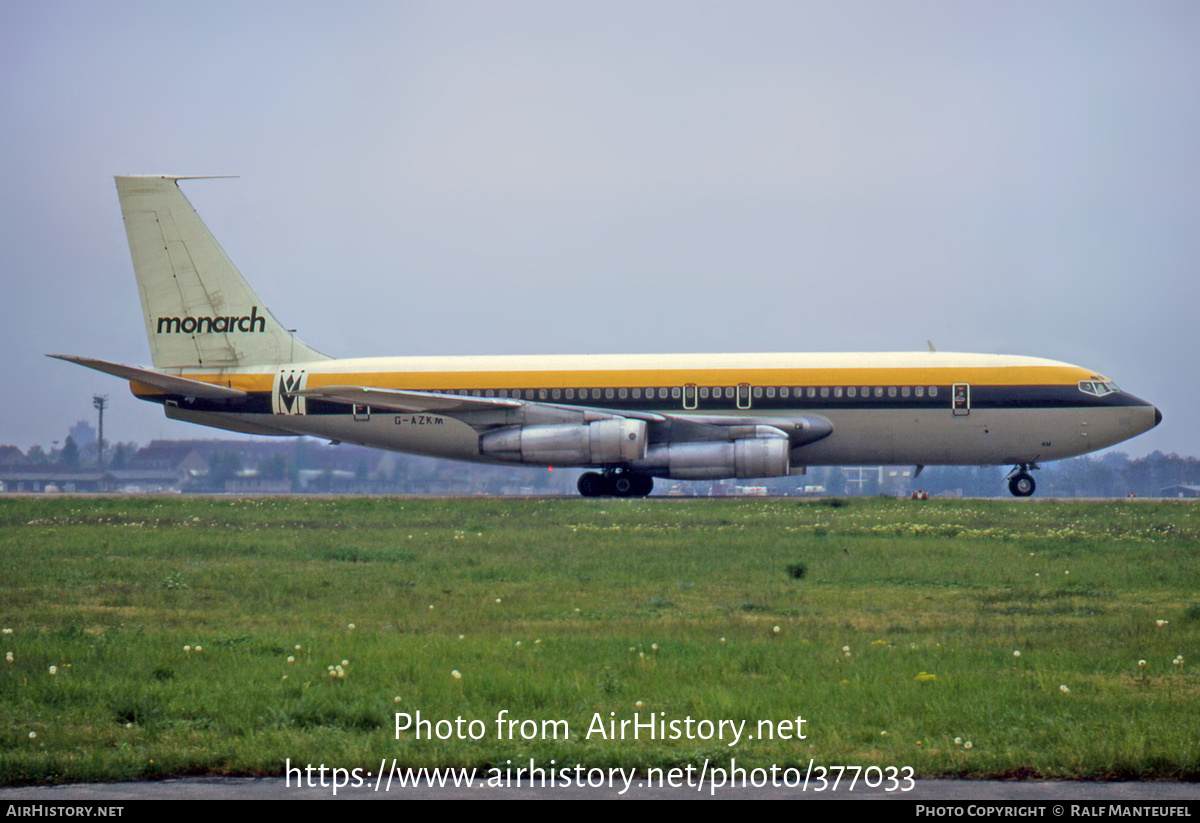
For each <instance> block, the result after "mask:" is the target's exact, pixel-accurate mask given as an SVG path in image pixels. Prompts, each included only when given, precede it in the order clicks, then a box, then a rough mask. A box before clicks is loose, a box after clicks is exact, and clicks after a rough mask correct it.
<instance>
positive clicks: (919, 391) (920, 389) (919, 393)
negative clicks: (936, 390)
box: [913, 386, 925, 397]
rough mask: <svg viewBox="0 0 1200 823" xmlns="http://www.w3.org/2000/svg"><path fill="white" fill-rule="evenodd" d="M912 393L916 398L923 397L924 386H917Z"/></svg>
mask: <svg viewBox="0 0 1200 823" xmlns="http://www.w3.org/2000/svg"><path fill="white" fill-rule="evenodd" d="M913 391H914V392H915V393H916V395H917V397H924V396H925V387H924V386H917V387H916V388H915V389H913Z"/></svg>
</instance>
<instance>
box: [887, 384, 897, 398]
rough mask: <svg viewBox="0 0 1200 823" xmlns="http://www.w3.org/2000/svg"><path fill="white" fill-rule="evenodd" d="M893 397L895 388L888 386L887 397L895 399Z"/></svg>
mask: <svg viewBox="0 0 1200 823" xmlns="http://www.w3.org/2000/svg"><path fill="white" fill-rule="evenodd" d="M895 396H896V387H895V386H888V397H895Z"/></svg>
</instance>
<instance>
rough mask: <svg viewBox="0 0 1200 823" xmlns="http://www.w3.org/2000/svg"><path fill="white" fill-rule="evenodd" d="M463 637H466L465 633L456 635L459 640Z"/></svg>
mask: <svg viewBox="0 0 1200 823" xmlns="http://www.w3.org/2000/svg"><path fill="white" fill-rule="evenodd" d="M465 637H466V635H465V634H460V635H459V636H458V639H459V640H462V639H463V638H465Z"/></svg>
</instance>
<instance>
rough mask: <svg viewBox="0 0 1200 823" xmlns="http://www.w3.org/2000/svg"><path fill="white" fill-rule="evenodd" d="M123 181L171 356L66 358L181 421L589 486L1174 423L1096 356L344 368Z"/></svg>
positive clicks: (1083, 437) (1025, 488)
mask: <svg viewBox="0 0 1200 823" xmlns="http://www.w3.org/2000/svg"><path fill="white" fill-rule="evenodd" d="M190 179H196V178H191V177H183V176H177V175H142V176H131V177H117V178H116V184H117V195H118V199H119V200H120V203H121V212H122V215H123V217H124V221H125V231H126V234H127V236H128V240H129V249H130V253H131V255H132V257H133V269H134V274H135V276H136V278H137V283H138V291H139V293H140V295H141V301H142V310H143V314H144V319H145V323H146V333H147V336H148V337H149V340H150V353H151V361H152V364H153V367H152V368H146V367H144V366H129V365H123V364H120V363H113V362H109V361H105V360H98V359H95V358H90V357H78V356H73V355H49V356H51V357H57V358H59V359H61V360H67V361H70V362H72V363H78V364H79V365H82V366H86V367H88V368H92V369H96V370H98V371H101V372H105V373H107V374H110V375H113V376H116V377H119V378H122V379H125V380H128V381H129V384H130V388H131V390H132V392H133V394H134V395H135V396H137V397H139V398H141V399H143V400H146V401H149V402H152V403H158V404H159V405H161V406H162V407H163V410H164V412H165V413H166V416H167V417H168V418H170V419H172V420H184V421H188V422H191V423H198V424H200V425H204V426H212V427H216V428H220V429H227V430H230V431H235V432H242V433H247V434H255V435H292V436H296V435H309V436H314V437H319V438H324V439H328V440H330V441H332V442H334V443H340V442H346V443H359V444H362V445H366V446H374V447H378V448H382V449H392V450H395V451H402V452H409V453H413V454H422V455H431V456H435V457H443V458H451V459H455V460H468V461H475V462H482V463H493V464H507V465H512V464H523V465H529V466H543V467H545V466H554V467H579V468H585V469H588V471H585V472H584V473H582V474H581V475H580V477H579V481H578V487H579V492H580V493H581V494H582V495H584V496H585V497H597V496H617V497H640V496H645V495H647V494H649V493H650V491H651V489H652V488H653V485H654V478H670V479H672V480H717V479H723V478H767V477H783V476H786V475H800V474H804V473H805V471H806V470H807V468H808V467H810V466H831V465H911V466H915V467H916V473H917V474H919V473H920V471H921V469H923V468H924V467H925V466H927V465H980V466H984V465H1010V466H1012V467H1013V468H1012V471H1011V472H1010V473H1009V476H1008V485H1009V490H1010V491H1011V492H1012V494H1013V495H1015V496H1017V497H1027V496H1029V495H1031V494H1033V492H1034V489H1035V482H1034V479H1033V476H1032V475H1031V474H1030V471H1032V470H1033V469H1036V468H1038V466H1039V464H1041V463H1044V462H1046V461H1051V460H1061V459H1063V458H1066V457H1073V456H1076V455H1081V454H1086V453H1087V452H1091V451H1095V450H1097V449H1102V448H1106V447H1108V446H1111V445H1113V444H1115V443H1120V442H1121V441H1123V440H1127V439H1129V438H1131V437H1134V436H1136V435H1138V434H1141V433H1142V432H1145V431H1147V430H1149V429H1151V428H1153V427H1155V426H1157V425H1158V424H1159V422H1161V420H1162V414H1161V412H1159V410H1158V409H1157V408H1155V407H1154V405H1152V404H1151V403H1148V402H1146V401H1145V400H1141V399H1139V398H1137V397H1135V396H1133V395H1131V394H1129V393H1127V392H1125V391H1122V390H1121V389H1120V388H1118V386H1117V385H1116V384H1115V383H1114V382H1113V381H1112V380H1110V379H1109V378H1108V377H1106V376H1104V375H1102V374H1100V373H1097V372H1094V371H1092V370H1091V369H1086V368H1081V367H1079V366H1072V365H1069V364H1066V363H1060V362H1057V361H1054V360H1046V359H1041V358H1036V357H1018V356H1008V355H994V354H954V353H949V352H941V351H935V350H934V347H933V346H932V345H930V346H929V351H921V352H915V353H876V354H871V353H848V354H690V355H687V354H674V355H646V354H638V355H551V356H540V357H531V356H492V355H488V356H478V357H378V358H349V359H334V358H331V357H328V356H326V355H324V354H321V353H320V352H318V351H316V350H315V349H313V348H310V347H309V346H308V345H306V344H305V343H303V342H301V341H300V340H299V339H298V338H297V337H296V335H295V334H294V333H293V332H292V331H290V330H289V329H287V328H286V327H285V326H284V325H282V324H281V323H280V322H279V321H278V320H277V319H276V318H275V316H274V315H273V314H272V313H271V312H270V310H269V309H268V308H267V307H266V306H265V305H264V304H263V302H262V300H260V299H259V297H258V295H257V294H255V292H254V290H253V289H252V288H251V287H250V285H249V284H248V283H247V282H246V280H245V278H244V277H243V276H242V274H241V273H240V272H239V271H238V269H237V267H236V266H234V264H233V262H232V261H231V260H230V259H229V257H228V256H227V255H226V254H225V252H224V251H223V250H222V249H221V247H220V245H219V244H218V243H217V241H216V239H215V238H214V237H213V236H212V234H211V233H210V232H209V230H208V228H207V227H206V226H205V225H204V223H203V221H201V219H200V217H199V216H198V215H197V213H196V211H195V210H194V209H193V207H192V205H191V204H190V203H189V202H188V200H187V198H186V197H185V196H184V194H183V192H182V191H181V190H180V188H179V181H180V180H190Z"/></svg>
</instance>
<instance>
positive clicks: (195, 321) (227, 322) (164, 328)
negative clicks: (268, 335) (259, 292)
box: [157, 306, 267, 334]
mask: <svg viewBox="0 0 1200 823" xmlns="http://www.w3.org/2000/svg"><path fill="white" fill-rule="evenodd" d="M266 330H267V319H266V318H265V317H261V316H259V314H258V306H251V307H250V313H249V314H245V315H242V316H241V317H160V318H158V329H157V333H158V334H207V333H209V332H217V333H222V334H223V333H227V332H231V331H245V332H265V331H266Z"/></svg>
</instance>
